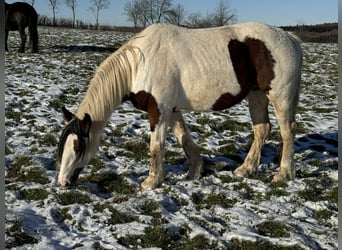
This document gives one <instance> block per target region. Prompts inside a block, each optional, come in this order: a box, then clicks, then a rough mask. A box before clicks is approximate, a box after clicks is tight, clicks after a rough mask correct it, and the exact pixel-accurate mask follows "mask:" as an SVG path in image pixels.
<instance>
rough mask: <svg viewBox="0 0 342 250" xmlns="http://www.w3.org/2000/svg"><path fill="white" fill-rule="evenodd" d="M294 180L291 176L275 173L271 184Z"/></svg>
mask: <svg viewBox="0 0 342 250" xmlns="http://www.w3.org/2000/svg"><path fill="white" fill-rule="evenodd" d="M293 179H294V175H292V174H284V173H279V172H278V173H276V174H275V176H274V177H273V179H272V183H274V184H276V183H282V182H287V181H290V180H293Z"/></svg>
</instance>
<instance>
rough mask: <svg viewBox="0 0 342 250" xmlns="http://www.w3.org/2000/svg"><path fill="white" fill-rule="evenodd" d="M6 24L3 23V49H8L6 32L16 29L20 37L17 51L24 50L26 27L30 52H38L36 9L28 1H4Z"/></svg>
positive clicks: (21, 51)
mask: <svg viewBox="0 0 342 250" xmlns="http://www.w3.org/2000/svg"><path fill="white" fill-rule="evenodd" d="M5 12H6V14H5V15H6V16H5V18H6V25H5V35H6V37H5V49H6V51H8V47H7V39H8V32H9V31H13V30H18V31H19V33H20V38H21V45H20V48H19V52H20V53H23V52H25V43H26V34H25V28H26V27H28V30H29V33H30V43H29V44H30V45H31V46H32V50H31V51H32V53H36V52H38V30H37V25H38V14H37V12H36V10H35V9H34V8H33V7H32V6H31V5H30V4H28V3H24V2H16V3H12V4H8V3H5Z"/></svg>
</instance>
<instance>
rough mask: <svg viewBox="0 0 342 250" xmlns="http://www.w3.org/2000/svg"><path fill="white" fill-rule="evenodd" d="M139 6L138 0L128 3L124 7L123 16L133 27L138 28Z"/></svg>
mask: <svg viewBox="0 0 342 250" xmlns="http://www.w3.org/2000/svg"><path fill="white" fill-rule="evenodd" d="M140 12H141V5H140V1H139V0H132V1H128V2H127V3H126V4H125V7H124V14H125V15H126V16H127V17H128V18H127V21H131V22H133V23H134V27H135V28H137V27H138V23H139V16H140Z"/></svg>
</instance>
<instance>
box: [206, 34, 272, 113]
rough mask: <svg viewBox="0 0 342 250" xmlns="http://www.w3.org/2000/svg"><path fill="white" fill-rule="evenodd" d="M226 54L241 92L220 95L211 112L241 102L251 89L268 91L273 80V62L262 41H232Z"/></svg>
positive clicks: (251, 39)
mask: <svg viewBox="0 0 342 250" xmlns="http://www.w3.org/2000/svg"><path fill="white" fill-rule="evenodd" d="M228 52H229V54H230V59H231V61H232V65H233V69H234V72H235V75H236V78H237V80H238V83H239V85H240V87H241V91H240V93H238V94H237V95H236V96H234V95H232V94H230V93H224V94H222V95H221V96H220V97H219V98H218V99H217V101H216V102H215V103H214V105H213V107H212V109H213V110H222V109H226V108H229V107H231V106H233V105H235V104H237V103H239V102H241V101H242V99H243V98H245V97H246V96H247V94H248V93H249V91H250V90H251V89H252V88H253V89H255V88H257V89H261V90H262V91H265V92H267V91H269V90H270V89H271V87H270V84H271V80H272V79H273V78H274V72H273V66H274V62H275V61H274V59H273V57H272V55H271V52H270V51H269V50H268V49H267V47H266V46H265V44H264V43H263V42H262V41H260V40H258V39H254V38H249V37H247V38H246V39H245V41H244V42H240V41H238V40H236V39H232V40H230V42H229V43H228Z"/></svg>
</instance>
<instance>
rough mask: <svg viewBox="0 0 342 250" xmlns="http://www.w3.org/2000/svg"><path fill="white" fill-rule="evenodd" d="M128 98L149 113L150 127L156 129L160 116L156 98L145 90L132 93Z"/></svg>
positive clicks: (152, 129)
mask: <svg viewBox="0 0 342 250" xmlns="http://www.w3.org/2000/svg"><path fill="white" fill-rule="evenodd" d="M126 99H127V100H130V101H131V102H132V104H133V105H134V106H135V107H136V108H137V109H140V110H144V111H146V112H147V113H148V120H149V122H150V128H151V131H154V129H155V126H156V124H157V123H158V121H159V117H160V112H159V110H158V104H157V102H156V99H155V98H154V97H153V96H152V95H151V94H149V93H147V92H145V91H139V92H138V93H136V94H134V93H130V95H129V96H128V98H126Z"/></svg>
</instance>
